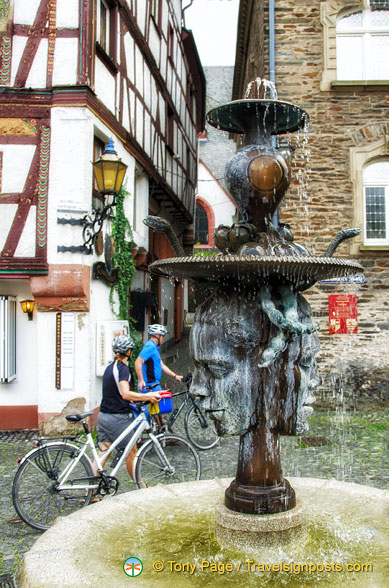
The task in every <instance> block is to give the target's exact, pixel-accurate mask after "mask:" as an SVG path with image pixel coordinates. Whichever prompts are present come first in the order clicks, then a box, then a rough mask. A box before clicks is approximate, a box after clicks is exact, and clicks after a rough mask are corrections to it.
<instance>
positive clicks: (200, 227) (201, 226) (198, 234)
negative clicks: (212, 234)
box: [195, 203, 208, 245]
mask: <svg viewBox="0 0 389 588" xmlns="http://www.w3.org/2000/svg"><path fill="white" fill-rule="evenodd" d="M195 242H196V243H199V244H200V245H208V215H207V213H206V211H205V210H204V208H203V207H202V206H201V204H199V203H196V223H195Z"/></svg>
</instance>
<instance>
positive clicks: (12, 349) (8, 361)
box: [0, 296, 16, 383]
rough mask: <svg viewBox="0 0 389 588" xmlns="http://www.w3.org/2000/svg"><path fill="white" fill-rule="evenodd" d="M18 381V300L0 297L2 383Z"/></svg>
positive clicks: (0, 364)
mask: <svg viewBox="0 0 389 588" xmlns="http://www.w3.org/2000/svg"><path fill="white" fill-rule="evenodd" d="M15 379H16V298H14V297H13V296H0V382H7V383H8V382H12V380H15Z"/></svg>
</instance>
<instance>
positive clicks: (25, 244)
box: [15, 206, 36, 257]
mask: <svg viewBox="0 0 389 588" xmlns="http://www.w3.org/2000/svg"><path fill="white" fill-rule="evenodd" d="M35 243H36V206H31V208H30V210H29V213H28V216H27V220H26V224H25V225H24V229H23V232H22V234H21V236H20V239H19V243H18V246H17V248H16V251H15V257H34V256H35Z"/></svg>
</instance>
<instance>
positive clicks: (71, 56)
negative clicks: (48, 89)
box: [53, 39, 78, 86]
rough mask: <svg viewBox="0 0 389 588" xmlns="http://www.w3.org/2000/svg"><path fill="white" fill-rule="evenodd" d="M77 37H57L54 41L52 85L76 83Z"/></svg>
mask: <svg viewBox="0 0 389 588" xmlns="http://www.w3.org/2000/svg"><path fill="white" fill-rule="evenodd" d="M77 58H78V39H57V40H56V42H55V52H54V68H53V86H65V85H69V86H70V85H76V82H77Z"/></svg>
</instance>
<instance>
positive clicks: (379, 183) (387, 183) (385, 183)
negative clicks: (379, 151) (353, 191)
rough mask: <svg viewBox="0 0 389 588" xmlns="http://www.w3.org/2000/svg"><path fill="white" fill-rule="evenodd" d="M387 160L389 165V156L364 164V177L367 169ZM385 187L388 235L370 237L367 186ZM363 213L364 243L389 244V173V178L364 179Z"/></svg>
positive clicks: (373, 244)
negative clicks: (368, 230)
mask: <svg viewBox="0 0 389 588" xmlns="http://www.w3.org/2000/svg"><path fill="white" fill-rule="evenodd" d="M380 162H386V163H387V164H388V167H389V158H383V159H382V158H380V159H378V160H377V159H374V160H373V161H368V162H367V164H366V165H365V166H364V168H363V170H362V177H364V173H365V171H366V169H367V168H368V167H369V166H371V165H374V164H375V163H380ZM382 187H383V188H385V191H384V199H385V233H386V236H385V237H384V238H381V239H379V238H371V237H370V238H369V237H368V236H367V206H366V188H382ZM363 213H364V223H363V243H364V245H366V246H369V245H370V246H375V245H376V246H389V175H388V178H387V180H379V179H377V180H374V181H365V179H363Z"/></svg>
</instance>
